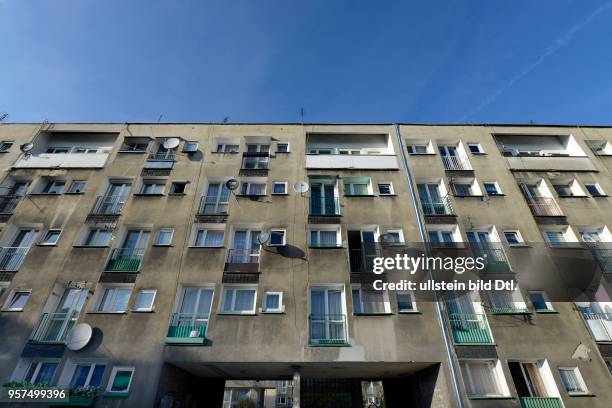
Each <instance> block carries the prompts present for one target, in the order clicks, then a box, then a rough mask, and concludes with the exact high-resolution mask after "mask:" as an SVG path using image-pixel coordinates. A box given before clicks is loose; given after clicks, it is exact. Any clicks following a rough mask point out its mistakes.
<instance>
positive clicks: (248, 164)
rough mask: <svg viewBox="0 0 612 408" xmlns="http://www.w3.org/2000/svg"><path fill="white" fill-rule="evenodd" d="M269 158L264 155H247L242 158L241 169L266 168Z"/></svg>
mask: <svg viewBox="0 0 612 408" xmlns="http://www.w3.org/2000/svg"><path fill="white" fill-rule="evenodd" d="M269 162H270V158H269V157H267V156H265V157H262V156H247V157H243V158H242V167H241V168H242V169H267V168H268V164H269Z"/></svg>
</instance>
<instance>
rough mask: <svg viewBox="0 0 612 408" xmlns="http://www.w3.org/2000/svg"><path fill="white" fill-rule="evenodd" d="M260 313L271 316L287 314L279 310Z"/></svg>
mask: <svg viewBox="0 0 612 408" xmlns="http://www.w3.org/2000/svg"><path fill="white" fill-rule="evenodd" d="M259 313H261V314H270V315H282V314H285V311H284V310H278V311H265V310H260V311H259Z"/></svg>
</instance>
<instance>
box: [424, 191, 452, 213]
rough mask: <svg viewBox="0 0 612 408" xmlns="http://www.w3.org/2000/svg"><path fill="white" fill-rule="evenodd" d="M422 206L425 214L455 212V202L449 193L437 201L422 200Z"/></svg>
mask: <svg viewBox="0 0 612 408" xmlns="http://www.w3.org/2000/svg"><path fill="white" fill-rule="evenodd" d="M421 206H422V208H423V214H425V215H452V214H453V213H454V212H453V203H452V201H451V200H450V198H449V197H448V196H447V195H446V196H444V197H440V198H439V199H438V200H436V201H430V200H427V201H423V200H422V201H421Z"/></svg>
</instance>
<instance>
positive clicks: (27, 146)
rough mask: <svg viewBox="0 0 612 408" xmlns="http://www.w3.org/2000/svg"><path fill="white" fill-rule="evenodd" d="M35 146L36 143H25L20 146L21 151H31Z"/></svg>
mask: <svg viewBox="0 0 612 408" xmlns="http://www.w3.org/2000/svg"><path fill="white" fill-rule="evenodd" d="M33 148H34V143H24V144H22V145H21V146H19V149H21V151H22V152H24V153H30V152H31V151H32V149H33Z"/></svg>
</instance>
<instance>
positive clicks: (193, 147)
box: [183, 142, 198, 153]
mask: <svg viewBox="0 0 612 408" xmlns="http://www.w3.org/2000/svg"><path fill="white" fill-rule="evenodd" d="M183 151H184V152H185V153H195V152H197V151H198V144H197V143H192V142H186V143H185V145H184V146H183Z"/></svg>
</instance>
